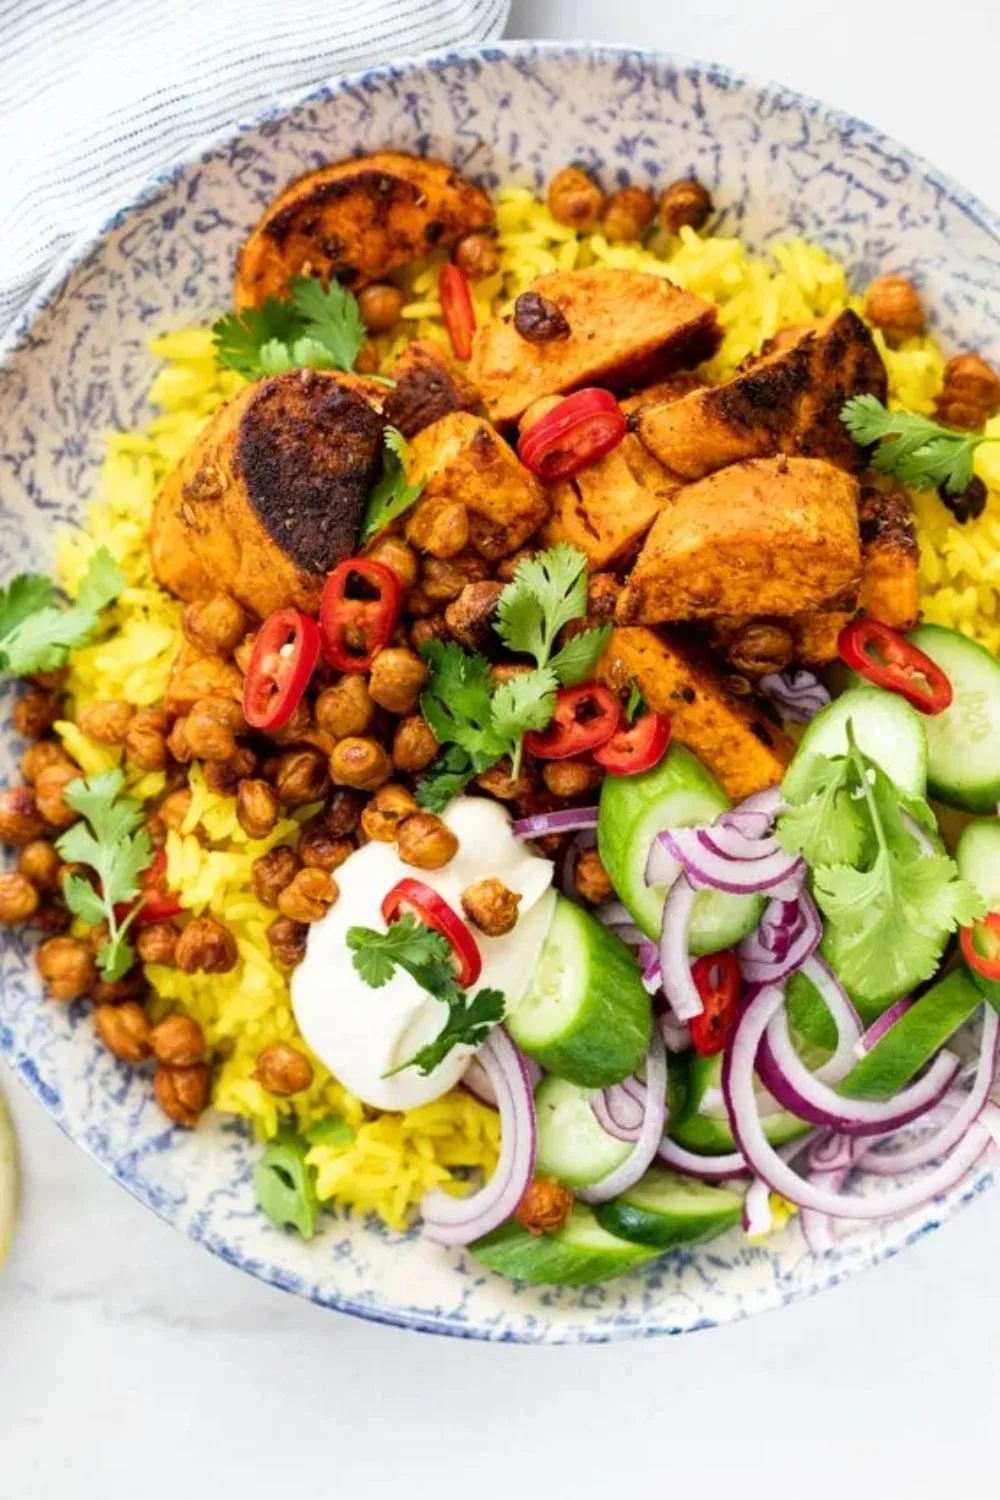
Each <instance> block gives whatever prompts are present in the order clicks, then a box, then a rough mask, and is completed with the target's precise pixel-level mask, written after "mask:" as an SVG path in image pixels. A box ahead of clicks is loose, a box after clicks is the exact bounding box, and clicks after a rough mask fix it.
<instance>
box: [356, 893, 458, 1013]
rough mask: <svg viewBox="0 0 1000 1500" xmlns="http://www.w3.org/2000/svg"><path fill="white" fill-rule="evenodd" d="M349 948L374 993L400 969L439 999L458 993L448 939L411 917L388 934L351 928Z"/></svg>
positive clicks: (396, 923) (359, 971)
mask: <svg viewBox="0 0 1000 1500" xmlns="http://www.w3.org/2000/svg"><path fill="white" fill-rule="evenodd" d="M347 946H348V948H349V949H350V950H351V953H352V955H353V963H354V967H355V968H356V969H357V971H358V973H359V974H360V975H361V978H362V979H363V980H364V982H365V984H368V985H371V987H372V989H373V990H380V989H381V988H382V986H383V985H384V984H388V982H389V980H390V979H391V978H392V976H393V974H394V973H395V971H396V968H397V966H398V967H399V968H401V969H405V970H406V972H407V973H408V974H409V975H411V976H412V978H414V979H415V980H416V981H417V983H418V984H419V985H421V986H422V987H423V988H424V989H425V990H429V991H430V993H431V994H432V995H437V996H438V998H439V999H444V998H445V996H446V995H450V994H454V993H456V992H457V991H458V988H459V987H458V984H457V983H456V980H455V966H454V964H453V963H452V955H451V947H450V945H449V943H448V940H447V938H445V937H443V936H442V934H441V933H440V932H436V931H435V930H434V928H433V927H427V926H425V924H424V923H422V922H418V921H417V919H416V917H414V916H412V915H409V914H408V915H406V916H404V917H400V919H399V920H398V921H397V922H392V923H391V924H390V926H389V929H388V931H387V932H378V931H376V929H375V928H374V927H349V928H348V929H347Z"/></svg>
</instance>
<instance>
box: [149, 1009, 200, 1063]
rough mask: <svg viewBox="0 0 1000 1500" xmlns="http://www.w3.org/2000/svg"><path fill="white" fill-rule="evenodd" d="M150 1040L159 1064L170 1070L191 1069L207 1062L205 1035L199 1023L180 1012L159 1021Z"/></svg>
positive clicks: (172, 1012) (176, 1011)
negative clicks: (195, 1065) (196, 1064)
mask: <svg viewBox="0 0 1000 1500" xmlns="http://www.w3.org/2000/svg"><path fill="white" fill-rule="evenodd" d="M149 1040H150V1042H151V1044H152V1048H153V1054H154V1056H155V1057H156V1060H157V1062H161V1063H166V1065H167V1066H168V1067H170V1068H190V1067H192V1066H193V1065H194V1064H195V1063H200V1062H204V1061H205V1033H204V1032H203V1031H202V1029H201V1027H200V1026H199V1025H198V1022H197V1021H195V1020H194V1019H193V1018H192V1017H191V1016H185V1015H183V1014H182V1013H181V1012H180V1011H179V1010H175V1011H171V1013H170V1015H168V1016H164V1017H163V1020H162V1021H158V1022H157V1023H156V1025H155V1026H154V1027H153V1029H152V1031H151V1032H150V1036H149Z"/></svg>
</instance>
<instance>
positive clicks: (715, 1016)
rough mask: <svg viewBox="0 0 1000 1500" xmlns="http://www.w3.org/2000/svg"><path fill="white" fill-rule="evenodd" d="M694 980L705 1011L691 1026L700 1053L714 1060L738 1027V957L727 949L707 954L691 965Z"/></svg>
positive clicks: (692, 1037)
mask: <svg viewBox="0 0 1000 1500" xmlns="http://www.w3.org/2000/svg"><path fill="white" fill-rule="evenodd" d="M691 978H692V979H693V980H694V983H695V988H696V989H697V991H698V994H699V995H700V996H701V1003H702V1005H703V1006H704V1007H705V1009H704V1010H703V1011H702V1013H701V1015H700V1016H695V1017H694V1019H693V1020H692V1022H691V1024H690V1030H691V1041H692V1043H693V1044H694V1048H695V1051H696V1052H700V1053H701V1054H702V1056H703V1057H711V1056H712V1055H713V1053H716V1052H721V1051H722V1049H723V1047H724V1046H725V1045H726V1042H727V1041H728V1040H729V1036H730V1033H731V1032H732V1029H733V1027H734V1026H735V1025H736V1018H737V1015H738V1014H739V1006H740V966H739V964H738V963H737V962H736V954H735V953H733V952H732V951H731V950H730V949H728V948H724V949H723V950H722V952H721V953H706V954H705V956H704V958H699V959H696V961H695V962H694V963H693V964H692V965H691Z"/></svg>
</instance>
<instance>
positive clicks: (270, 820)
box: [236, 777, 278, 839]
mask: <svg viewBox="0 0 1000 1500" xmlns="http://www.w3.org/2000/svg"><path fill="white" fill-rule="evenodd" d="M236 818H237V821H238V822H239V825H240V827H241V828H242V829H243V832H244V833H245V834H247V835H248V836H249V837H250V838H252V839H266V838H267V836H268V834H269V833H270V832H271V830H272V829H273V828H274V825H275V823H277V821H278V794H277V792H276V791H275V790H274V787H273V786H271V784H270V783H269V782H267V781H261V780H260V779H259V778H257V779H251V778H250V777H246V778H244V780H243V781H241V782H240V784H239V786H238V787H237V788H236Z"/></svg>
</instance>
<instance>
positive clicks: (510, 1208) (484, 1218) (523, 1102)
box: [421, 1026, 536, 1245]
mask: <svg viewBox="0 0 1000 1500" xmlns="http://www.w3.org/2000/svg"><path fill="white" fill-rule="evenodd" d="M478 1058H479V1061H480V1062H481V1063H482V1065H483V1067H484V1068H485V1070H486V1074H487V1077H488V1078H489V1080H490V1083H491V1084H492V1085H493V1088H494V1091H495V1093H496V1097H497V1107H498V1108H499V1110H500V1159H499V1161H498V1162H497V1166H496V1171H495V1172H494V1173H493V1176H492V1177H491V1178H490V1180H489V1182H487V1183H485V1184H484V1185H483V1187H481V1188H480V1189H479V1191H478V1192H476V1193H473V1194H472V1195H471V1197H468V1198H454V1197H452V1195H451V1194H450V1193H445V1192H443V1191H442V1190H441V1189H440V1188H431V1190H430V1192H428V1193H425V1194H424V1199H423V1203H422V1204H421V1212H422V1213H423V1218H424V1231H425V1233H426V1234H427V1236H428V1238H429V1239H432V1240H436V1241H437V1243H438V1244H439V1245H469V1244H471V1243H472V1241H473V1240H478V1239H479V1237H480V1236H481V1235H484V1234H489V1232H490V1230H491V1229H496V1228H497V1226H498V1225H500V1224H503V1223H505V1222H506V1220H507V1219H509V1218H510V1217H511V1215H512V1214H513V1212H514V1210H515V1209H516V1208H517V1206H518V1204H519V1203H520V1201H521V1199H522V1198H523V1197H524V1195H525V1193H526V1192H527V1191H528V1188H529V1187H530V1186H531V1179H532V1177H533V1176H534V1171H535V1144H536V1127H535V1096H534V1094H533V1093H532V1089H531V1079H530V1077H529V1074H528V1069H527V1067H526V1066H525V1061H524V1058H523V1057H522V1056H521V1054H520V1052H519V1051H518V1049H517V1047H515V1046H514V1043H513V1042H512V1041H511V1039H510V1037H509V1036H508V1035H507V1033H506V1032H505V1031H504V1029H503V1027H502V1026H498V1027H497V1028H496V1029H495V1030H494V1031H493V1032H491V1033H490V1036H489V1037H488V1039H487V1041H486V1043H485V1044H484V1046H483V1047H481V1048H480V1050H479V1053H478Z"/></svg>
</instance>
